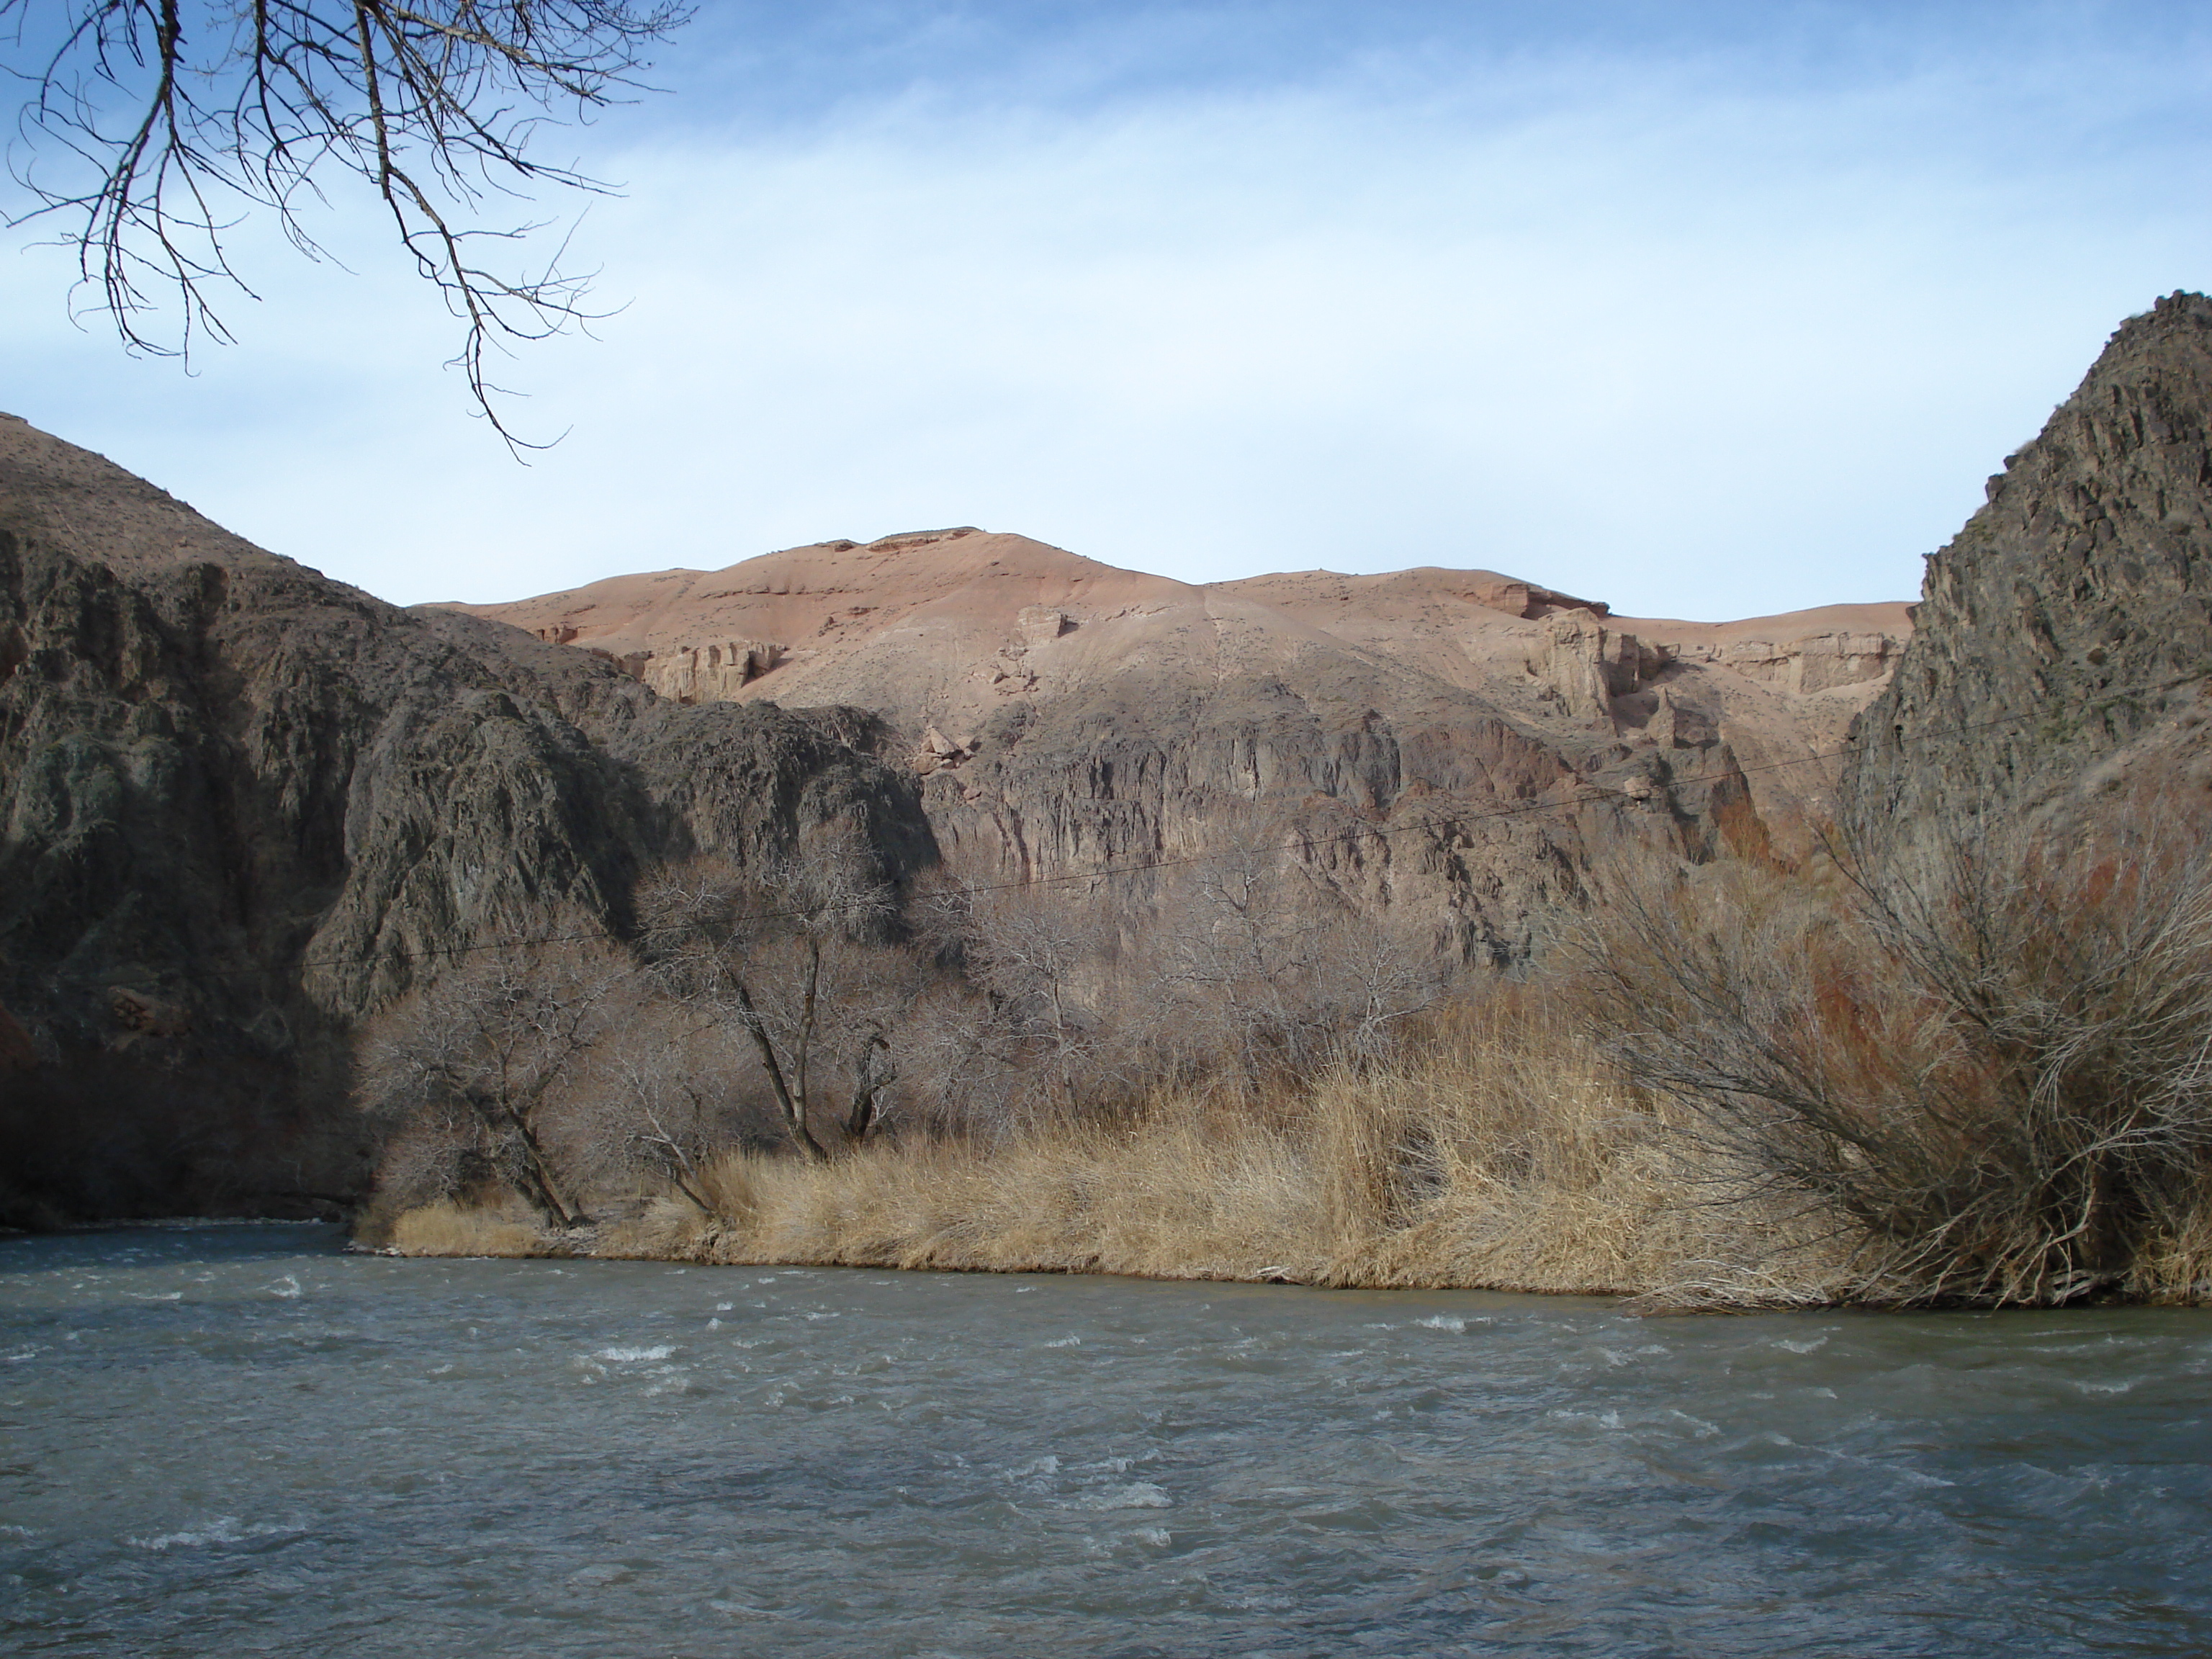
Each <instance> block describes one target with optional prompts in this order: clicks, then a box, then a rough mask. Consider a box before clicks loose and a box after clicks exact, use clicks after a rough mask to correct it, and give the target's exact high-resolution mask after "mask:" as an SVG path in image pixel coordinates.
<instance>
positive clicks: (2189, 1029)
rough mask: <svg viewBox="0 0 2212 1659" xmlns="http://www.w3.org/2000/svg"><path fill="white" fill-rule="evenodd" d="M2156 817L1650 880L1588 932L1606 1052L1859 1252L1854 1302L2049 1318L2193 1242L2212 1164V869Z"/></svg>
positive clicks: (1700, 1142)
mask: <svg viewBox="0 0 2212 1659" xmlns="http://www.w3.org/2000/svg"><path fill="white" fill-rule="evenodd" d="M2208 852H2212V848H2208V842H2207V837H2206V835H2205V832H2204V830H2203V828H2202V827H2200V826H2196V825H2188V824H2185V823H2181V822H2179V821H2178V820H2177V819H2175V818H2172V817H2167V816H2166V815H2162V814H2160V813H2157V812H2154V811H2153V812H2146V813H2143V814H2140V815H2137V816H2135V817H2124V818H2123V819H2121V820H2119V821H2114V822H2110V823H2106V824H2105V825H2103V826H2102V827H2101V828H2100V829H2099V830H2098V831H2097V832H2096V833H2095V834H2094V835H2093V836H2089V837H2087V838H2085V839H2083V840H2081V841H2078V842H2075V843H2074V844H2073V845H2070V846H2069V847H2065V848H2061V847H2059V846H2057V845H2056V844H2054V843H2053V842H2050V841H2047V840H2037V839H2033V838H2028V837H2024V836H2000V835H1998V834H1996V833H1994V832H1992V833H1989V834H1984V835H1979V836H1974V837H1972V838H1971V839H1969V840H1966V841H1965V842H1960V843H1959V844H1955V845H1952V846H1948V847H1946V848H1942V849H1940V850H1938V851H1937V852H1935V853H1933V854H1929V853H1924V852H1922V853H1897V854H1889V855H1887V856H1883V857H1879V858H1875V857H1869V858H1866V859H1863V860H1860V861H1858V862H1857V863H1856V864H1855V865H1854V866H1851V867H1850V869H1848V870H1847V871H1846V872H1845V876H1846V878H1847V879H1846V880H1845V881H1844V883H1842V884H1839V886H1838V896H1837V897H1836V898H1835V899H1834V900H1833V901H1832V902H1830V901H1824V900H1823V898H1822V897H1821V896H1819V895H1818V894H1817V893H1815V892H1814V891H1811V890H1808V888H1807V886H1806V885H1805V884H1802V883H1800V884H1787V883H1784V881H1782V880H1781V879H1780V878H1778V877H1775V876H1773V875H1771V874H1768V873H1765V872H1758V871H1754V870H1751V869H1747V868H1743V867H1737V868H1735V869H1723V870H1716V871H1712V872H1706V878H1705V879H1703V880H1701V881H1698V882H1686V883H1681V884H1677V885H1675V886H1674V887H1673V888H1672V889H1671V890H1661V889H1660V888H1658V887H1657V886H1656V885H1653V884H1645V885H1644V886H1642V887H1640V888H1639V887H1638V886H1637V885H1636V884H1633V883H1631V884H1628V885H1627V887H1626V890H1625V891H1624V893H1623V896H1622V897H1621V898H1620V902H1618V903H1617V904H1616V905H1615V906H1614V907H1613V909H1612V911H1611V913H1610V915H1609V918H1608V919H1607V921H1604V922H1602V923H1601V924H1600V925H1598V926H1596V927H1594V928H1593V929H1592V930H1591V931H1590V932H1589V933H1588V934H1587V935H1586V936H1585V938H1584V939H1583V946H1582V955H1583V960H1584V963H1585V964H1586V965H1587V967H1588V968H1589V970H1590V972H1591V973H1592V974H1593V975H1595V978H1596V979H1597V980H1598V981H1600V982H1601V983H1602V985H1603V986H1604V987H1605V990H1606V993H1607V998H1606V1001H1607V1004H1609V1005H1610V1006H1609V1007H1607V1010H1606V1012H1604V1013H1603V1014H1602V1015H1601V1019H1602V1020H1603V1022H1604V1023H1605V1024H1607V1025H1608V1026H1609V1027H1610V1028H1611V1029H1610V1032H1609V1046H1610V1047H1611V1048H1612V1050H1613V1053H1614V1054H1616V1055H1617V1056H1618V1058H1619V1059H1620V1061H1621V1063H1622V1064H1623V1066H1625V1068H1626V1073H1627V1074H1628V1075H1629V1076H1630V1078H1632V1079H1633V1080H1634V1081H1636V1082H1637V1083H1638V1084H1641V1085H1644V1086H1646V1087H1649V1088H1650V1089H1652V1090H1654V1091H1659V1092H1661V1093H1662V1094H1664V1095H1666V1096H1667V1097H1670V1098H1672V1099H1674V1100H1675V1101H1678V1102H1680V1103H1681V1104H1682V1105H1683V1106H1684V1107H1686V1109H1687V1110H1688V1113H1689V1117H1688V1121H1687V1122H1686V1125H1685V1127H1684V1133H1685V1134H1686V1136H1687V1137H1688V1139H1690V1140H1691V1141H1692V1143H1693V1144H1694V1146H1695V1149H1696V1150H1697V1152H1699V1155H1700V1156H1701V1158H1702V1159H1703V1161H1704V1162H1705V1165H1706V1168H1707V1170H1709V1172H1710V1176H1711V1179H1713V1180H1715V1181H1717V1182H1723V1183H1732V1190H1733V1191H1734V1192H1735V1193H1736V1194H1755V1195H1758V1196H1759V1197H1760V1198H1761V1199H1763V1200H1767V1201H1781V1202H1784V1203H1785V1204H1787V1203H1794V1204H1795V1205H1796V1207H1797V1211H1798V1212H1799V1213H1801V1214H1802V1215H1808V1216H1811V1215H1819V1216H1823V1217H1826V1218H1828V1220H1829V1223H1830V1225H1832V1226H1833V1227H1835V1228H1836V1229H1838V1231H1839V1232H1840V1233H1841V1234H1842V1235H1843V1236H1844V1237H1848V1238H1849V1239H1850V1242H1851V1243H1852V1244H1853V1246H1854V1248H1855V1256H1856V1261H1857V1264H1858V1269H1859V1273H1860V1280H1859V1283H1858V1285H1857V1294H1859V1295H1862V1296H1866V1297H1875V1298H1879V1299H1891V1300H1901V1301H1924V1300H1942V1299H1956V1300H1964V1301H1970V1302H1978V1303H2054V1302H2064V1301H2068V1300H2071V1299H2074V1298H2076V1297H2081V1296H2084V1295H2087V1294H2091V1293H2094V1292H2100V1291H2110V1290H2113V1289H2117V1288H2120V1287H2122V1286H2124V1285H2128V1284H2130V1282H2131V1281H2130V1276H2131V1274H2133V1273H2135V1271H2136V1267H2137V1264H2138V1260H2139V1258H2140V1257H2141V1255H2142V1252H2143V1251H2144V1250H2145V1249H2146V1248H2147V1246H2148V1244H2149V1243H2151V1241H2154V1240H2156V1239H2161V1238H2163V1239H2179V1238H2183V1237H2187V1236H2188V1235H2189V1233H2190V1230H2191V1227H2192V1226H2194V1225H2197V1217H2199V1216H2200V1215H2201V1214H2202V1208H2201V1206H2202V1204H2203V1195H2204V1192H2205V1188H2206V1182H2207V1176H2208V1172H2212V1065H2208V1054H2212V859H2208Z"/></svg>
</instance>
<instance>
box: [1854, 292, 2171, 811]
mask: <svg viewBox="0 0 2212 1659" xmlns="http://www.w3.org/2000/svg"><path fill="white" fill-rule="evenodd" d="M2208 676H2212V300H2208V299H2207V298H2206V297H2205V296H2203V295H2197V294H2175V295H2171V296H2169V297H2167V298H2166V299H2163V300H2160V301H2159V302H2158V303H2157V305H2156V306H2155V307H2154V308H2153V309H2152V310H2151V311H2150V312H2148V313H2146V314H2145V315H2142V316H2140V317H2135V318H2131V319H2129V320H2128V321H2127V322H2126V323H2125V324H2124V325H2122V326H2121V328H2120V329H2119V331H2118V332H2117V333H2115V334H2114V335H2113V336H2112V341H2111V343H2109V344H2108V345H2107V346H2106V349H2105V352H2104V354H2103V355H2102V356H2100V358H2099V359H2098V361H2097V363H2096V365H2095V367H2094V368H2092V369H2091V370H2090V371H2089V374H2088V378H2087V380H2083V381H2082V383H2081V388H2080V390H2078V391H2077V392H2075V394H2074V395H2073V396H2072V397H2071V398H2068V399H2067V401H2066V402H2065V403H2064V404H2062V405H2061V406H2060V407H2059V409H2058V410H2057V412H2056V413H2055V414H2053V415H2052V416H2051V420H2050V422H2049V424H2047V425H2046V426H2045V428H2044V429H2043V432H2042V434H2041V435H2040V436H2039V437H2038V438H2037V439H2036V440H2035V441H2033V443H2031V444H2029V445H2028V446H2027V447H2026V448H2024V449H2022V450H2021V452H2020V453H2018V454H2016V455H2015V456H2012V457H2010V458H2009V459H2008V463H2007V465H2006V469H2005V471H2003V472H2002V473H2001V474H1999V475H1998V476H1996V477H1992V478H1991V479H1990V483H1989V502H1988V505H1986V506H1985V507H1983V508H1982V509H1981V511H1979V512H1978V513H1975V515H1974V516H1973V517H1972V519H1971V520H1968V521H1967V524H1966V528H1965V529H1963V530H1961V531H1960V532H1959V534H1958V536H1957V538H1955V539H1954V540H1953V541H1952V542H1951V544H1949V545H1948V546H1947V547H1946V548H1944V549H1943V550H1942V551H1941V552H1939V553H1937V554H1936V555H1934V556H1932V557H1931V558H1930V559H1929V563H1928V574H1927V580H1926V584H1925V586H1924V589H1923V598H1922V601H1921V604H1920V605H1919V608H1918V610H1917V612H1916V614H1915V633H1914V635H1913V638H1912V641H1911V644H1910V645H1909V646H1907V647H1906V648H1905V654H1904V658H1903V659H1902V661H1901V663H1900V664H1899V668H1898V671H1897V674H1896V677H1895V678H1894V679H1893V681H1892V683H1891V684H1890V685H1889V687H1888V689H1887V690H1886V691H1885V692H1884V693H1883V695H1882V696H1881V698H1880V699H1879V700H1878V701H1877V702H1875V703H1874V704H1873V705H1872V706H1871V707H1870V708H1869V709H1868V710H1867V711H1866V713H1865V714H1863V715H1862V716H1860V718H1859V720H1858V722H1857V725H1856V726H1855V727H1854V729H1853V735H1852V742H1853V748H1854V750H1855V753H1854V755H1853V757H1852V759H1851V760H1850V763H1849V764H1848V765H1847V766H1846V769H1845V772H1844V779H1843V789H1842V793H1841V799H1842V802H1843V811H1844V818H1845V822H1846V824H1847V826H1849V827H1850V828H1851V829H1853V830H1854V831H1855V832H1857V834H1859V835H1861V836H1867V837H1878V836H1881V835H1882V834H1884V833H1887V830H1888V829H1890V828H1891V827H1893V826H1895V825H1899V824H1903V825H1906V826H1914V827H1919V828H1927V829H1934V830H1936V832H1938V833H1957V832H1958V831H1959V830H1960V829H1961V828H1962V827H1963V826H1964V825H1965V824H1966V823H1967V822H1968V821H1969V820H1971V819H1972V818H1973V817H1975V816H1976V815H1978V814H1984V813H1990V814H1999V815H2003V816H2005V817H2013V818H2034V817H2042V818H2045V819H2049V818H2051V817H2054V816H2058V815H2063V814H2065V813H2067V812H2069V811H2071V810H2073V808H2074V807H2075V806H2078V805H2080V803H2081V800H2082V799H2085V798H2086V797H2087V795H2088V794H2090V793H2095V792H2098V791H2110V790H2114V789H2118V788H2120V787H2132V786H2133V785H2134V784H2136V783H2146V784H2157V785H2161V786H2164V787H2168V788H2172V787H2182V788H2184V789H2191V788H2201V787H2203V786H2204V785H2205V784H2206V783H2207V782H2208V781H2212V745H2209V744H2208V742H2207V738H2206V733H2207V732H2208V729H2212V728H2208V727H2207V726H2205V724H2204V721H2205V717H2206V714H2208V712H2212V703H2208V702H2207V700H2206V690H2207V687H2208V685H2209V684H2212V680H2208Z"/></svg>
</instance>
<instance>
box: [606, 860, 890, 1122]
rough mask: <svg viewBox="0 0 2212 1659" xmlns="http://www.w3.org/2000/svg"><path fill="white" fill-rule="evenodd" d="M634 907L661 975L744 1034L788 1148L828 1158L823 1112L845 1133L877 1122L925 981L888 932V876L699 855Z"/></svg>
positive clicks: (834, 864) (822, 864) (826, 865)
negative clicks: (906, 1023)
mask: <svg viewBox="0 0 2212 1659" xmlns="http://www.w3.org/2000/svg"><path fill="white" fill-rule="evenodd" d="M640 908H641V913H642V915H643V916H644V918H645V921H646V926H647V934H646V940H647V956H648V960H649V961H650V962H651V963H652V964H653V968H654V969H655V971H656V973H657V974H658V975H659V977H660V979H661V981H662V982H663V983H664V984H665V985H667V986H668V987H670V988H671V990H672V991H674V992H675V993H676V994H678V995H679V996H682V997H684V998H686V999H688V1000H690V1001H692V1002H693V1003H695V1004H696V1005H699V1006H705V1007H708V1008H714V1009H719V1010H720V1011H721V1012H723V1013H724V1014H725V1015H726V1017H727V1018H730V1019H731V1020H732V1021H734V1023H735V1024H736V1025H737V1026H738V1029H739V1030H742V1031H743V1032H744V1034H745V1036H746V1037H747V1038H748V1039H749V1040H750V1042H751V1044H752V1047H753V1050H754V1054H755V1055H756V1057H757V1060H758V1061H759V1064H760V1069H761V1073H762V1075H763V1078H764V1079H766V1081H767V1083H768V1085H769V1091H770V1093H771V1094H772V1095H773V1096H774V1097H775V1102H776V1105H777V1108H778V1109H779V1110H780V1112H781V1115H782V1119H783V1123H784V1127H785V1128H786V1130H787V1133H789V1135H790V1137H791V1139H792V1142H793V1145H794V1146H798V1147H799V1150H800V1151H801V1152H804V1153H805V1155H806V1156H807V1157H809V1158H817V1159H820V1158H828V1157H829V1147H828V1146H825V1145H824V1144H823V1139H822V1136H821V1133H819V1126H820V1125H821V1124H822V1121H823V1119H824V1118H825V1117H827V1118H829V1120H830V1121H832V1122H834V1123H835V1125H836V1128H835V1130H834V1131H832V1132H831V1133H834V1134H835V1135H836V1138H838V1139H841V1140H842V1142H844V1143H845V1144H858V1143H859V1142H861V1141H863V1140H866V1139H867V1138H868V1137H869V1136H870V1135H871V1134H872V1133H874V1132H875V1131H876V1129H877V1127H878V1126H879V1124H880V1123H881V1121H882V1119H883V1110H884V1100H885V1097H886V1096H887V1094H888V1093H889V1091H890V1089H891V1086H892V1085H894V1084H895V1083H896V1082H897V1080H898V1074H899V1068H898V1048H897V1043H896V1036H897V1033H898V1030H899V1026H900V1024H901V1021H902V1018H903V1016H904V1014H905V1012H906V1011H907V1010H908V1008H910V1007H911V1006H912V1005H913V1001H914V999H915V994H917V992H918V990H919V983H918V981H917V979H916V976H915V972H914V963H913V961H912V958H911V957H909V956H908V955H907V953H905V952H902V951H897V950H896V949H895V948H893V947H892V945H891V943H890V939H889V938H888V933H889V930H890V927H891V926H892V924H893V923H894V921H896V915H897V903H896V896H895V895H894V894H893V893H892V891H891V890H890V888H888V887H886V886H885V885H884V884H882V883H881V882H879V881H878V880H876V879H874V878H872V876H870V875H869V874H867V873H866V872H865V871H864V870H863V869H862V868H861V867H860V866H859V865H858V864H857V863H856V862H855V861H854V860H849V859H842V858H839V857H836V856H835V855H831V854H823V855H822V856H819V857H817V858H814V859H811V860H802V861H794V862H791V863H786V864H780V865H776V866H770V867H767V868H764V869H760V870H756V871H750V872H736V871H732V870H730V869H728V868H727V867H726V866H716V865H714V864H711V863H702V864H697V865H694V866H690V867H688V868H686V869H683V870H678V871H673V872H665V873H664V874H663V875H661V876H660V877H659V878H656V879H655V880H654V881H653V882H652V883H650V884H648V885H647V888H646V889H645V890H644V891H643V892H642V894H641V906H640Z"/></svg>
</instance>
